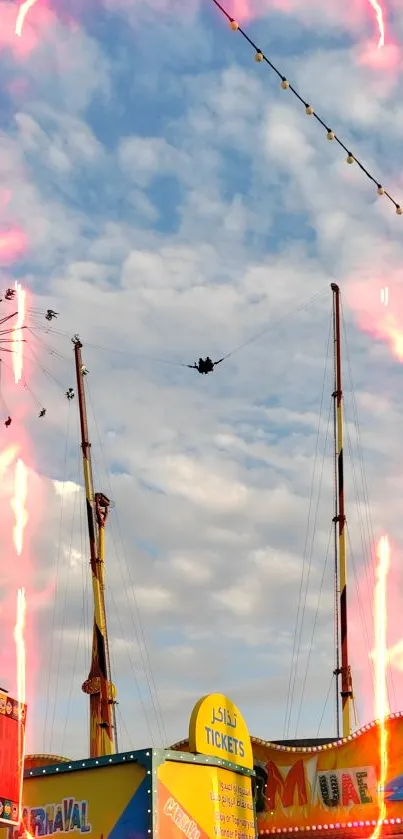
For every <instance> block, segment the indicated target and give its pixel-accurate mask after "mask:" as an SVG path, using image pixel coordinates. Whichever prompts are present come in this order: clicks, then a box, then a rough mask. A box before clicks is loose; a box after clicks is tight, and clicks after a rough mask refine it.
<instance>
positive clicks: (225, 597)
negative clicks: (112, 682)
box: [0, 0, 403, 757]
mask: <svg viewBox="0 0 403 839" xmlns="http://www.w3.org/2000/svg"><path fill="white" fill-rule="evenodd" d="M0 6H1V8H2V10H3V13H4V20H5V21H6V25H5V28H4V34H3V36H2V39H1V44H2V46H3V49H2V51H1V52H0V72H1V78H2V87H1V91H0V107H1V120H2V124H1V135H0V143H1V148H2V155H1V156H0V189H1V190H2V193H3V192H4V194H7V195H10V196H11V197H10V199H9V200H8V201H7V202H6V203H5V204H4V206H3V205H2V206H1V213H2V218H1V227H2V229H8V228H13V227H19V228H21V229H22V230H23V231H24V234H25V236H26V240H27V246H26V249H25V252H24V253H23V254H21V255H19V256H18V258H15V259H14V261H13V263H12V264H11V265H10V264H8V265H4V266H3V269H2V277H3V278H4V282H5V283H8V282H11V281H12V280H13V279H15V278H21V279H22V281H23V282H24V284H25V285H26V287H27V288H28V289H29V292H30V304H29V305H30V312H29V317H28V320H29V325H30V326H31V327H32V332H31V333H29V340H28V341H27V348H26V376H27V384H28V385H29V391H23V392H18V393H17V392H16V390H15V388H13V386H12V385H11V383H10V382H7V383H4V384H2V396H3V399H5V401H6V403H7V406H8V409H9V410H10V412H12V413H13V414H15V416H16V417H17V416H18V423H16V424H17V430H16V431H15V433H16V435H18V434H20V433H21V435H26V440H27V441H28V442H27V443H26V446H25V449H24V451H25V458H26V461H27V463H28V465H29V467H30V470H31V471H30V498H31V499H35V510H34V509H33V508H32V515H31V524H30V529H29V547H30V554H31V561H32V564H31V572H30V577H29V580H28V582H27V590H28V596H29V604H30V609H31V612H30V614H31V620H32V624H33V630H32V633H33V634H32V639H33V640H32V642H31V643H32V645H33V647H34V650H33V656H34V657H33V659H32V667H31V676H30V678H31V677H32V679H33V681H34V683H35V692H34V693H33V695H32V696H31V697H30V699H31V705H32V717H31V719H33V720H34V723H33V724H32V726H31V731H30V743H29V745H30V749H32V750H35V751H39V752H46V751H53V752H58V753H62V752H64V753H67V754H68V756H71V757H79V756H81V754H82V748H83V747H82V743H83V738H84V741H85V738H86V736H87V728H88V720H87V707H86V700H85V698H84V697H83V696H82V695H81V693H80V685H81V683H82V681H84V678H85V676H86V672H87V668H88V650H89V644H90V600H89V596H90V595H89V586H88V584H89V581H88V573H87V572H88V565H87V562H88V552H87V549H86V541H85V540H86V535H85V530H84V520H83V515H82V492H81V490H79V489H78V488H77V487H78V485H81V471H80V460H79V449H78V424H77V416H76V406H75V404H73V405H71V406H70V407H69V406H68V405H67V403H66V401H65V400H64V396H63V394H64V390H65V389H66V388H67V387H69V386H71V385H73V384H74V371H73V358H72V345H71V342H70V337H71V336H72V335H73V333H75V332H78V333H79V334H80V335H81V337H82V340H83V343H84V356H85V361H86V364H87V366H88V368H89V370H90V374H89V376H88V387H89V415H90V426H91V437H92V442H93V455H94V473H95V482H96V486H97V488H102V490H103V491H105V492H106V493H108V494H110V495H111V497H112V498H113V500H114V501H115V504H116V506H115V509H114V511H113V513H111V522H110V529H109V531H108V565H107V579H108V605H109V621H110V634H111V651H112V656H113V662H114V677H115V679H116V682H117V685H118V691H119V702H120V704H119V715H118V717H119V721H120V725H121V732H120V744H121V748H122V749H123V748H126V747H127V748H130V747H131V746H138V747H142V746H144V745H147V744H148V743H149V741H150V739H153V741H154V742H155V743H158V742H160V740H161V736H162V734H161V731H160V730H159V728H161V724H160V726H158V720H157V719H156V718H155V713H154V709H155V706H159V707H160V709H161V714H162V718H163V721H164V728H165V730H166V741H167V743H169V742H174V741H175V740H178V739H181V738H182V737H184V736H186V733H187V721H188V717H189V714H190V711H191V708H192V705H193V703H194V702H195V701H196V699H197V698H198V697H199V696H200V695H202V694H203V693H205V692H208V691H215V690H219V691H223V692H226V693H228V694H229V695H230V696H231V697H232V698H234V700H235V701H236V702H238V703H239V705H240V707H241V708H242V710H243V712H244V714H245V717H246V719H247V720H248V724H249V726H250V729H251V731H252V733H254V734H255V735H257V736H260V737H262V738H267V739H269V738H272V739H275V738H277V739H278V738H281V737H282V736H283V735H284V734H285V733H286V731H285V726H284V720H285V717H286V702H287V691H288V685H289V678H290V668H291V667H292V666H293V646H294V633H295V631H296V632H297V644H296V647H297V650H298V654H299V657H298V662H299V663H298V670H297V678H296V685H295V691H294V693H293V696H292V722H291V726H290V728H289V731H288V733H289V734H292V735H294V734H295V733H297V734H299V735H300V736H304V735H309V734H312V735H316V734H317V729H318V720H319V719H321V718H322V717H323V724H322V728H321V731H320V734H321V735H322V736H325V735H326V734H329V735H333V733H334V702H333V698H332V697H333V693H331V694H330V695H331V699H330V700H329V701H328V702H327V703H326V697H327V696H328V691H329V686H330V684H331V678H332V671H333V667H334V650H333V594H332V575H333V571H332V556H331V554H329V556H328V559H327V561H326V556H327V545H328V539H329V531H330V528H331V520H332V515H333V506H332V505H333V488H332V463H331V453H332V446H331V425H330V426H329V424H328V418H329V407H330V398H331V393H332V390H333V386H332V369H331V355H330V356H329V357H328V358H327V360H326V352H327V346H328V336H329V325H330V315H331V292H330V282H338V283H339V284H340V286H341V288H342V291H343V296H344V313H345V321H346V324H347V335H348V349H349V359H350V362H351V367H352V370H353V382H354V389H353V388H352V383H351V380H350V375H349V364H348V363H347V359H346V362H345V396H346V418H347V423H346V449H347V450H349V448H350V444H351V450H352V452H353V456H354V459H353V464H352V465H351V464H350V465H348V466H347V501H348V521H349V530H350V533H351V546H350V547H351V560H350V574H351V577H350V587H349V596H350V601H349V602H350V605H351V609H350V615H351V624H350V629H351V646H352V650H353V661H352V664H353V674H354V679H355V684H356V691H357V699H358V705H359V709H360V721H361V722H364V721H365V720H366V719H367V718H369V717H371V715H372V696H371V689H370V679H371V672H370V659H369V652H370V649H371V633H372V631H373V627H372V606H371V596H372V595H371V591H370V586H369V587H368V586H367V579H366V577H365V574H364V571H363V569H364V566H365V563H366V561H367V560H368V561H369V562H371V557H370V549H371V546H372V545H373V543H374V540H375V538H376V536H377V535H379V534H380V533H381V532H383V531H384V530H386V531H387V532H389V533H390V535H391V538H392V540H393V544H394V551H395V554H394V556H395V563H396V565H397V564H398V557H399V555H400V554H399V551H400V550H401V544H402V539H403V532H402V527H401V516H400V508H399V497H400V493H401V489H402V486H401V484H402V480H401V474H400V473H401V469H400V457H399V450H400V446H401V443H400V437H401V431H400V428H401V416H402V409H403V403H402V398H401V393H400V381H401V370H400V365H399V364H398V362H397V361H396V360H395V358H394V357H393V354H392V353H391V351H390V348H389V346H388V343H387V341H385V340H384V337H385V335H384V332H385V329H384V325H383V326H382V318H384V317H385V313H384V311H382V309H381V304H380V289H381V288H382V287H384V286H385V285H388V287H389V294H390V304H389V310H388V313H389V314H390V316H391V317H394V318H395V319H396V322H397V323H398V324H399V323H400V321H399V318H400V317H401V316H403V307H402V306H401V303H400V301H401V300H402V296H401V280H400V267H399V266H400V265H401V258H402V253H401V250H402V245H401V242H402V234H401V231H402V228H401V225H402V223H403V222H402V219H401V218H399V217H398V216H397V215H396V214H395V212H394V208H393V206H392V205H390V204H389V203H388V202H387V201H386V199H380V198H378V196H377V195H376V190H374V188H373V186H371V184H370V183H369V182H368V181H367V180H366V178H365V177H364V176H362V175H361V174H360V172H359V170H358V167H357V166H352V167H349V166H347V165H346V163H345V159H344V154H343V153H342V152H341V150H340V149H339V148H337V147H336V144H335V143H329V142H328V141H327V140H326V136H325V133H324V132H323V130H322V129H321V128H320V127H319V126H318V125H317V124H316V123H315V122H314V121H313V120H312V119H309V118H308V117H307V116H306V115H305V113H304V109H303V108H301V106H300V105H298V103H297V102H296V101H295V99H294V97H293V96H292V94H291V93H290V92H289V91H282V90H281V89H280V86H279V84H278V80H277V79H276V77H275V76H274V75H273V74H272V73H271V72H270V70H269V68H268V67H266V66H262V65H258V64H256V63H255V61H254V60H253V51H252V50H251V49H250V48H248V47H247V45H246V44H245V43H244V41H243V39H242V38H241V36H240V35H239V34H236V33H232V32H230V30H229V28H228V26H227V24H226V22H225V20H223V19H222V17H221V16H220V15H219V14H218V12H217V10H216V9H215V8H214V6H213V4H211V5H210V4H209V2H208V0H205V2H203V3H201V2H200V3H199V2H197V0H193V2H191V3H189V4H188V5H187V6H186V13H185V14H184V13H183V9H182V4H180V3H178V2H174V0H172V3H168V2H167V3H165V2H163V0H153V2H152V0H149V1H148V0H142V2H140V3H136V4H130V3H125V2H124V0H120V1H119V0H116V2H114V0H105V2H104V3H97V4H95V3H90V4H86V5H85V7H84V5H83V4H81V3H79V2H76V3H74V4H73V5H71V4H69V8H68V9H67V5H66V4H64V5H63V4H62V5H61V6H60V5H59V6H58V7H57V8H56V5H53V8H52V7H51V4H50V3H49V4H48V5H46V4H44V3H41V2H40V0H38V3H37V5H36V7H35V8H33V9H32V10H31V11H30V14H29V17H28V18H27V20H26V28H25V31H24V36H23V39H22V42H21V43H18V44H17V43H16V42H15V39H13V36H12V22H13V20H14V13H15V8H16V7H15V4H14V3H4V2H2V3H0ZM259 8H260V14H259V17H256V18H253V16H252V17H251V19H250V20H249V21H247V22H246V23H245V28H246V29H247V31H248V32H250V34H251V36H252V37H253V39H254V40H255V41H256V42H257V43H258V44H259V45H261V47H262V49H264V51H265V52H266V53H267V54H268V55H269V56H270V57H271V58H272V59H273V61H274V63H275V64H276V65H278V66H279V68H280V69H281V70H282V71H283V72H284V74H285V75H286V76H287V77H288V78H289V79H290V80H291V81H292V82H293V83H295V85H296V86H297V88H298V90H300V91H301V94H302V95H303V96H304V97H305V98H306V100H307V101H309V102H312V104H313V106H314V107H315V108H317V110H318V112H319V113H320V114H321V116H323V118H324V119H325V121H326V122H327V123H328V124H329V125H330V126H331V127H332V128H333V129H334V130H335V131H337V133H338V134H339V135H340V137H341V138H342V139H343V140H345V142H346V145H347V146H348V147H350V144H351V148H352V151H353V153H355V154H356V155H357V156H358V157H359V158H360V159H362V160H363V162H365V164H366V165H368V167H369V168H370V170H371V171H373V172H374V174H375V175H376V177H378V173H379V179H380V181H381V182H382V183H385V186H388V187H389V188H390V190H391V192H392V195H393V196H395V197H396V200H399V198H400V199H401V200H402V201H403V182H402V176H401V167H400V149H401V142H402V133H403V110H402V107H401V104H400V100H399V90H400V86H401V75H402V58H401V50H400V47H399V44H400V43H402V41H403V15H402V12H401V10H400V9H399V4H398V2H397V0H389V2H388V4H387V7H386V9H385V12H386V15H387V17H386V20H387V43H386V46H385V48H384V52H383V53H382V56H381V60H380V54H379V53H377V51H376V40H377V39H376V30H375V27H374V20H373V16H372V13H371V10H370V8H369V6H368V5H367V4H365V3H364V2H361V0H357V2H356V3H353V4H350V6H349V8H348V9H346V10H343V9H342V10H340V8H339V4H338V3H336V2H334V3H333V2H330V0H329V3H328V4H327V6H326V8H318V4H317V3H315V2H313V0H312V2H307V3H305V4H302V3H299V2H297V0H293V2H292V3H290V5H289V10H288V11H284V10H282V8H281V3H280V2H274V0H273V2H269V0H267V2H265V3H263V4H261V5H260V7H259ZM344 15H347V17H345V16H344ZM7 27H9V28H7ZM3 40H4V43H3ZM24 44H25V47H24ZM305 304H306V305H305ZM48 307H52V308H54V309H55V310H56V311H58V312H59V313H60V314H59V317H58V320H57V322H56V323H55V324H54V325H52V328H51V330H50V331H49V332H48V333H46V332H45V331H44V327H45V326H46V325H47V324H46V321H45V320H44V315H43V313H44V311H45V310H46V308H48ZM360 327H362V328H360ZM364 327H365V328H364ZM259 333H262V334H261V335H260V337H259V338H257V337H256V336H258V334H259ZM374 333H376V334H377V339H376V340H375V338H374V337H373V334H374ZM254 337H256V340H252V341H251V342H250V343H248V344H247V345H246V346H244V347H243V348H241V349H239V351H238V350H237V352H235V353H234V355H232V356H231V357H230V358H229V359H228V360H227V361H226V362H225V363H223V364H222V365H220V367H218V368H217V369H216V371H215V372H214V374H213V375H211V376H208V377H201V376H199V375H198V374H197V373H196V372H194V371H191V370H188V369H186V368H185V367H181V366H180V364H178V362H179V363H181V362H182V363H185V364H186V363H192V362H193V361H194V360H195V359H196V358H198V357H199V356H200V355H207V354H209V355H212V356H213V357H214V358H220V357H221V356H222V355H223V354H226V353H228V352H230V351H231V350H233V349H237V348H238V347H240V345H242V344H243V343H244V342H247V341H248V339H250V338H254ZM3 391H4V393H3ZM322 392H323V394H324V396H323V404H322V409H321V403H322ZM354 400H355V402H354ZM38 404H40V405H42V404H43V405H45V406H46V408H47V415H46V422H39V421H38V418H37V407H38ZM355 404H356V406H357V410H358V416H359V429H358V431H359V434H358V431H357V425H356V423H355V408H354V406H355ZM13 428H14V426H13ZM318 429H319V431H318ZM317 445H318V450H317V453H316V458H315V452H316V447H317ZM65 452H67V458H66V459H65ZM361 455H362V457H363V462H364V465H365V474H364V472H363V471H362V461H361V459H360V458H361ZM10 481H11V477H10V476H8V478H7V480H5V481H4V487H3V490H2V492H3V500H4V505H5V508H7V509H8V506H7V505H9V494H10V492H11V483H10ZM55 481H57V482H58V483H57V484H55V483H54V482H55ZM319 489H320V492H319ZM367 490H368V493H367ZM312 492H313V494H312V498H311V493H312ZM368 497H369V499H370V504H369V503H368ZM62 498H63V503H62V502H61V499H62ZM318 498H319V500H317V499H318ZM310 499H311V502H310ZM31 503H33V502H31ZM310 503H311V517H310V519H309V527H308V525H307V522H308V512H309V509H310ZM80 511H81V512H80ZM7 522H8V519H6V520H5V522H4V523H3V524H4V527H3V531H4V533H5V535H4V536H1V539H3V544H2V550H3V551H6V550H8V547H7V546H8V542H7V539H8V532H7V526H8V524H7ZM307 527H308V529H307ZM313 533H314V534H315V538H313ZM304 545H305V546H306V550H305V551H304ZM309 564H310V572H309V587H308V589H307V593H306V599H305V598H304V602H305V606H304V609H303V615H304V620H303V625H302V628H301V627H300V626H298V627H297V629H295V621H296V615H297V607H298V596H299V590H300V587H301V574H303V577H302V591H303V594H304V592H305V586H306V579H307V569H308V567H309ZM396 565H395V566H394V571H393V573H394V574H395V575H397V576H394V577H393V580H394V581H395V580H396V579H398V571H397V570H395V568H396ZM398 588H399V586H397V585H396V586H395V587H394V591H395V594H394V595H393V598H394V599H393V598H392V599H393V602H392V601H391V604H390V611H391V625H390V644H391V646H393V645H395V644H396V643H397V642H398V641H399V640H400V636H399V629H398V622H397V621H396V623H394V618H393V616H394V615H396V616H398V615H399V610H400V604H399V602H398V600H397V599H396V598H397V595H396V591H397V590H398ZM11 589H12V585H11V584H10V582H9V579H8V576H7V570H6V569H4V571H3V577H2V591H3V595H2V597H3V602H4V599H5V598H7V597H8V598H9V597H11V596H12V594H13V593H12V590H11ZM400 589H401V587H400ZM43 591H45V595H43ZM30 592H31V593H30ZM41 593H42V594H41ZM392 613H393V614H392ZM0 617H1V612H0ZM314 626H315V633H314V634H312V633H313V627H314ZM362 639H364V641H365V643H364V641H363V640H362ZM398 652H399V651H398ZM398 652H397V653H396V655H395V657H394V659H393V666H394V687H395V693H394V699H393V702H394V703H395V705H396V708H397V707H399V708H401V704H402V701H403V700H400V697H399V673H400V672H401V670H402V669H403V664H402V662H401V657H399V655H400V654H398ZM58 662H62V666H60V664H59V665H58ZM308 663H309V671H308V674H309V678H308V679H307V680H306V683H305V684H304V672H305V669H306V667H307V664H308ZM150 665H151V668H152V674H153V675H152V677H151V676H150V673H149V672H148V671H149V667H150ZM294 667H295V662H294ZM12 679H13V675H12V673H10V674H9V680H10V682H11V683H12ZM155 689H156V690H157V693H158V700H156V698H155V695H154V694H155ZM151 695H152V696H151ZM399 702H400V704H399ZM300 705H301V708H302V711H301V714H299V707H300ZM66 720H67V722H66ZM297 721H298V725H297ZM164 737H165V735H164Z"/></svg>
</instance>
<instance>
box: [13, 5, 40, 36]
mask: <svg viewBox="0 0 403 839" xmlns="http://www.w3.org/2000/svg"><path fill="white" fill-rule="evenodd" d="M36 2H37V0H25V3H21V6H20V8H19V11H18V16H17V20H16V23H15V34H16V35H17V36H18V38H21V35H22V30H23V28H24V23H25V18H26V16H27V14H28V12H29V10H30V9H32V6H35V3H36Z"/></svg>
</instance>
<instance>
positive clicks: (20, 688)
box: [14, 588, 27, 816]
mask: <svg viewBox="0 0 403 839" xmlns="http://www.w3.org/2000/svg"><path fill="white" fill-rule="evenodd" d="M26 611H27V604H26V600H25V589H24V588H19V589H18V592H17V620H16V624H15V629H14V641H15V646H16V653H17V699H18V705H19V709H20V713H19V718H18V760H19V762H20V769H21V787H20V816H21V801H22V783H23V771H22V768H23V765H24V752H25V736H24V735H25V726H24V719H23V716H22V708H23V705H25V697H26V690H25V679H26V650H25V617H26Z"/></svg>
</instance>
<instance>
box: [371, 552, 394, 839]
mask: <svg viewBox="0 0 403 839" xmlns="http://www.w3.org/2000/svg"><path fill="white" fill-rule="evenodd" d="M377 559H378V564H377V568H376V580H375V596H374V623H375V648H374V664H375V666H374V670H375V673H374V675H375V716H376V719H377V720H378V721H379V783H378V800H379V817H378V823H377V825H376V828H375V830H374V832H373V834H372V836H371V839H378V837H379V835H380V832H381V830H382V823H383V821H384V819H385V818H386V803H385V785H386V779H387V773H388V730H387V727H386V725H385V717H386V716H387V715H388V713H389V702H388V689H387V683H386V667H387V663H388V648H387V579H388V572H389V567H390V548H389V539H388V537H387V536H382V539H380V540H379V544H378V548H377Z"/></svg>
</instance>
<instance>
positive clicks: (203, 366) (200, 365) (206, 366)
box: [187, 356, 224, 376]
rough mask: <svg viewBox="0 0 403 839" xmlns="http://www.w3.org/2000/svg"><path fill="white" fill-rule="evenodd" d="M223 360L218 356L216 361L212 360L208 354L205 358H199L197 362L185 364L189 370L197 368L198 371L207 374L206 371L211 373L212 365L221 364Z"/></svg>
mask: <svg viewBox="0 0 403 839" xmlns="http://www.w3.org/2000/svg"><path fill="white" fill-rule="evenodd" d="M222 361H224V359H223V358H219V359H218V361H212V360H211V358H210V357H209V356H207V358H199V360H198V362H197V363H196V362H195V363H194V364H188V365H187V366H188V367H190V369H191V370H197V371H198V372H199V373H202V374H204V375H206V376H207V373H212V372H213V370H214V367H216V366H217V364H221V362H222Z"/></svg>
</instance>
